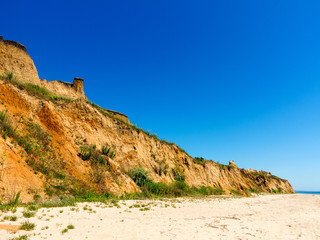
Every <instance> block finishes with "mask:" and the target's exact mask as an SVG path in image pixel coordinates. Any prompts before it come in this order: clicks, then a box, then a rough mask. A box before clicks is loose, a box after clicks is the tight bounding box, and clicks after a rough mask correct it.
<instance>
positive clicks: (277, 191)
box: [272, 187, 283, 193]
mask: <svg viewBox="0 0 320 240" xmlns="http://www.w3.org/2000/svg"><path fill="white" fill-rule="evenodd" d="M272 192H273V193H282V192H283V189H282V188H281V187H278V189H272Z"/></svg>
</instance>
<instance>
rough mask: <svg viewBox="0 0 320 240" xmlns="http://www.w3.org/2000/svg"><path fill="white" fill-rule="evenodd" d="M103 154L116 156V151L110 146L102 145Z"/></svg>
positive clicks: (111, 156)
mask: <svg viewBox="0 0 320 240" xmlns="http://www.w3.org/2000/svg"><path fill="white" fill-rule="evenodd" d="M101 152H102V154H103V155H105V156H108V157H109V158H111V159H113V158H114V157H115V156H116V152H115V151H114V150H112V148H111V147H108V146H107V145H106V146H103V147H102V149H101Z"/></svg>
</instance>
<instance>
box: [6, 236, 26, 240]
mask: <svg viewBox="0 0 320 240" xmlns="http://www.w3.org/2000/svg"><path fill="white" fill-rule="evenodd" d="M28 239H29V237H28V235H20V236H18V237H14V238H9V240H28Z"/></svg>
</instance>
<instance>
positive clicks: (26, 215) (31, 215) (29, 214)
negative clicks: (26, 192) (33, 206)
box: [22, 211, 36, 218]
mask: <svg viewBox="0 0 320 240" xmlns="http://www.w3.org/2000/svg"><path fill="white" fill-rule="evenodd" d="M35 214H36V213H35V212H26V211H24V212H23V213H22V215H23V216H24V217H25V218H31V217H34V215H35Z"/></svg>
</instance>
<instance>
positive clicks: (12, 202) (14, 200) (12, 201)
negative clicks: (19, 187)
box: [8, 191, 21, 207]
mask: <svg viewBox="0 0 320 240" xmlns="http://www.w3.org/2000/svg"><path fill="white" fill-rule="evenodd" d="M20 194H21V191H19V192H18V193H17V194H16V193H15V192H14V193H13V194H12V196H11V197H10V199H9V203H8V205H9V206H11V207H15V206H17V205H18V204H19V199H20Z"/></svg>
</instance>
